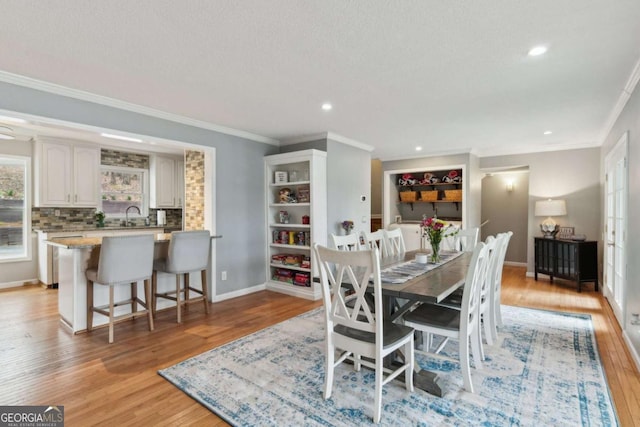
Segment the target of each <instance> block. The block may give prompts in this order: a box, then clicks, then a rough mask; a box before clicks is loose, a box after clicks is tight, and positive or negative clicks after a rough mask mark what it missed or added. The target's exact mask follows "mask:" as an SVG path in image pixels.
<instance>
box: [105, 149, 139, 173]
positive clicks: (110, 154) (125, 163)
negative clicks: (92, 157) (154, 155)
mask: <svg viewBox="0 0 640 427" xmlns="http://www.w3.org/2000/svg"><path fill="white" fill-rule="evenodd" d="M100 164H101V165H104V166H121V167H126V168H138V169H149V156H148V155H146V154H138V153H127V152H125V151H117V150H108V149H105V148H103V149H101V150H100Z"/></svg>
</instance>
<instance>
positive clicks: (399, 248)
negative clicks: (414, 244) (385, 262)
mask: <svg viewBox="0 0 640 427" xmlns="http://www.w3.org/2000/svg"><path fill="white" fill-rule="evenodd" d="M382 233H383V235H384V237H385V240H386V242H385V243H386V246H387V255H388V256H395V255H400V254H403V253H405V252H406V251H407V248H406V247H405V244H404V237H403V236H402V230H401V229H399V228H395V229H393V230H383V232H382Z"/></svg>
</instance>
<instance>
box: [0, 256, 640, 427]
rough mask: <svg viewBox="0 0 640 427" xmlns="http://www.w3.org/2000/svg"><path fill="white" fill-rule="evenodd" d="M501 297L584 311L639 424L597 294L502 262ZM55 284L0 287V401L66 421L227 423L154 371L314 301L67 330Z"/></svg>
mask: <svg viewBox="0 0 640 427" xmlns="http://www.w3.org/2000/svg"><path fill="white" fill-rule="evenodd" d="M502 302H503V303H504V304H508V305H515V306H522V307H531V308H540V309H547V310H558V311H566V312H580V313H588V314H591V315H592V318H593V324H594V328H595V335H596V340H597V344H598V350H599V352H600V356H601V359H602V363H603V367H604V370H605V372H606V376H607V379H608V381H609V385H610V389H611V395H612V397H613V400H614V402H615V405H616V410H617V412H618V416H619V419H620V422H621V425H622V426H625V427H627V426H628V427H640V374H638V371H637V370H636V368H635V364H634V362H633V360H632V359H631V356H630V354H629V352H628V350H627V349H626V344H625V343H624V341H623V339H622V333H621V330H620V327H619V326H618V324H617V321H616V319H615V317H614V315H613V312H612V310H611V308H610V307H609V306H608V303H607V301H606V300H605V299H604V298H603V297H602V295H601V294H599V293H596V292H594V291H593V290H592V287H591V286H587V287H586V289H585V290H583V292H582V293H580V294H578V293H577V291H576V289H575V285H573V284H571V283H570V282H563V281H557V282H555V283H553V284H551V283H549V281H548V280H539V281H537V282H536V281H534V280H533V279H532V278H527V277H525V270H524V268H521V267H511V266H507V267H505V270H504V274H503V288H502ZM57 304H58V301H57V291H55V290H50V289H43V288H40V287H38V286H25V287H22V288H14V289H7V290H2V291H0V320H1V321H2V325H3V328H0V343H2V344H1V346H0V366H2V369H1V370H0V384H2V387H0V404H2V405H28V404H42V405H48V404H56V405H64V406H65V418H66V425H67V426H87V425H105V426H107V425H109V426H112V425H125V426H127V425H136V426H139V425H154V426H176V425H180V426H183V425H187V426H188V425H194V426H199V425H209V426H225V425H227V424H226V423H225V422H224V421H223V420H221V419H220V418H219V417H217V416H216V415H214V414H212V413H211V412H210V411H209V410H208V409H206V408H205V407H203V406H202V405H200V404H199V403H197V402H196V401H194V400H193V399H191V398H190V397H188V396H187V395H186V394H184V393H183V392H181V391H180V390H178V389H177V388H176V387H174V386H173V385H172V384H170V383H169V382H168V381H166V380H164V379H163V378H162V377H160V375H158V374H157V371H158V370H159V369H163V368H166V367H168V366H171V365H173V364H175V363H178V362H180V361H182V360H185V359H187V358H189V357H192V356H195V355H198V354H200V353H202V352H204V351H207V350H209V349H211V348H215V347H218V346H220V345H223V344H225V343H228V342H230V341H233V340H235V339H237V338H240V337H242V336H245V335H248V334H251V333H253V332H256V331H258V330H260V329H263V328H266V327H268V326H270V325H273V324H275V323H278V322H281V321H283V320H286V319H288V318H291V317H293V316H296V315H298V314H301V313H304V312H306V311H308V310H310V309H312V308H315V307H319V306H320V305H321V302H319V301H316V302H313V301H307V300H303V299H299V298H293V297H289V296H286V295H281V294H277V293H273V292H268V291H263V292H258V293H255V294H252V295H247V296H243V297H240V298H235V299H233V300H228V301H224V302H221V303H217V304H212V305H211V306H210V309H211V313H210V314H209V315H208V316H206V315H205V314H204V309H203V307H202V306H201V305H200V304H195V305H191V306H189V307H188V308H187V309H186V310H184V313H183V315H184V318H183V324H181V325H178V324H176V323H175V311H174V310H165V311H162V312H159V313H158V315H157V317H156V320H155V327H156V329H155V330H154V331H153V332H149V331H148V330H147V323H146V320H145V319H142V318H141V319H137V320H135V321H128V322H124V323H121V324H119V325H117V326H116V329H115V343H114V344H111V345H109V344H107V330H106V329H104V328H103V329H97V330H95V331H93V332H92V333H89V334H79V335H75V336H73V335H71V334H70V333H69V331H68V329H66V328H64V327H63V326H62V325H61V324H60V322H59V317H58V311H57V310H58V305H57Z"/></svg>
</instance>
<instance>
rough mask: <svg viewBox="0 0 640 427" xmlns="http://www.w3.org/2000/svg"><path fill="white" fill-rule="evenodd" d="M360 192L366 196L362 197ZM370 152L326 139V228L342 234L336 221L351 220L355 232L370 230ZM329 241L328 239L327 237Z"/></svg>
mask: <svg viewBox="0 0 640 427" xmlns="http://www.w3.org/2000/svg"><path fill="white" fill-rule="evenodd" d="M360 196H365V200H364V201H361V199H360ZM370 216H371V153H370V152H368V151H365V150H362V149H360V148H356V147H353V146H351V145H346V144H343V143H340V142H336V141H332V140H328V141H327V232H328V233H329V234H331V233H334V234H342V227H341V226H340V225H339V224H340V223H342V221H344V220H352V221H353V223H354V227H353V229H354V232H360V231H361V230H366V231H369V230H371V221H370ZM327 241H328V242H330V241H331V240H330V239H327Z"/></svg>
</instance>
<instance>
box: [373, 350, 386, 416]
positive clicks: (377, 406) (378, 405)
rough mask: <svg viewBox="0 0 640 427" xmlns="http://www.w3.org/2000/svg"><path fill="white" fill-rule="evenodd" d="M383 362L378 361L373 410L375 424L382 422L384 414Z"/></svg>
mask: <svg viewBox="0 0 640 427" xmlns="http://www.w3.org/2000/svg"><path fill="white" fill-rule="evenodd" d="M383 363H384V362H383V361H382V360H379V359H376V392H375V393H376V396H375V402H374V408H373V422H374V423H376V424H377V423H379V422H380V415H381V412H382V380H383V379H384V378H383V375H384V371H383V370H382V364H383Z"/></svg>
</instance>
